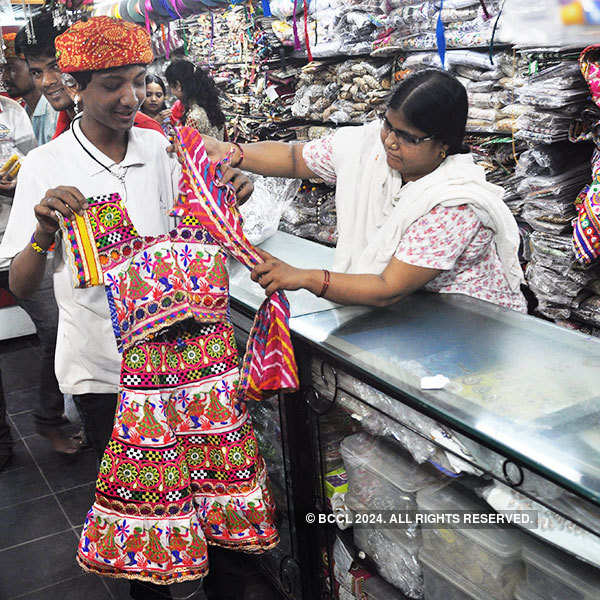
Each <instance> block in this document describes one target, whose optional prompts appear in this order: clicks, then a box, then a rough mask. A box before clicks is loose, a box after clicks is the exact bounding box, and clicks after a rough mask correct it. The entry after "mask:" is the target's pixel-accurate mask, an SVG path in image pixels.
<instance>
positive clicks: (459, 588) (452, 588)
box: [419, 550, 495, 600]
mask: <svg viewBox="0 0 600 600" xmlns="http://www.w3.org/2000/svg"><path fill="white" fill-rule="evenodd" d="M419 558H420V559H421V564H422V566H423V586H424V590H425V598H426V600H495V599H494V598H493V597H490V595H489V593H488V592H485V591H483V590H481V589H480V588H478V587H477V586H476V585H473V584H472V583H471V582H470V581H467V580H466V579H465V578H464V577H461V576H460V575H459V574H458V573H456V572H455V571H453V570H452V569H450V568H448V567H447V566H444V565H442V564H440V563H439V562H437V561H436V560H434V559H433V558H431V557H430V556H429V555H428V554H427V553H426V552H424V551H423V550H421V552H420V553H419Z"/></svg>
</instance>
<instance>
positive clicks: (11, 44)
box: [2, 33, 19, 58]
mask: <svg viewBox="0 0 600 600" xmlns="http://www.w3.org/2000/svg"><path fill="white" fill-rule="evenodd" d="M16 36H17V34H16V33H6V34H4V35H3V36H2V39H3V40H4V58H19V57H18V56H17V53H16V51H15V37H16Z"/></svg>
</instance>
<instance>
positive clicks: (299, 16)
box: [271, 0, 383, 58]
mask: <svg viewBox="0 0 600 600" xmlns="http://www.w3.org/2000/svg"><path fill="white" fill-rule="evenodd" d="M307 3H308V0H307ZM380 4H381V3H380V1H379V0H349V1H346V0H319V1H318V2H310V3H308V21H307V26H306V31H305V27H304V23H303V8H304V6H303V2H302V0H298V2H297V3H295V6H296V15H295V18H294V2H293V0H272V2H271V12H272V13H273V15H274V16H275V17H276V18H277V20H275V21H273V22H272V24H271V26H272V28H273V31H274V33H275V35H276V36H277V37H278V38H279V40H280V41H281V42H282V43H283V44H284V45H286V46H290V47H294V48H295V49H296V50H300V51H302V52H303V53H305V52H307V51H308V48H310V51H311V54H312V55H313V56H314V57H318V58H324V57H330V56H336V55H354V56H356V55H362V54H369V53H370V52H371V50H372V47H373V41H374V40H375V38H376V36H377V31H378V25H380V20H379V19H380V16H381V15H383V11H382V9H381V6H380ZM307 34H308V35H307ZM307 42H308V44H307Z"/></svg>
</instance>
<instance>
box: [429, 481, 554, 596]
mask: <svg viewBox="0 0 600 600" xmlns="http://www.w3.org/2000/svg"><path fill="white" fill-rule="evenodd" d="M417 504H418V506H419V510H432V511H445V512H456V511H468V512H473V513H485V514H490V513H493V511H490V509H489V507H488V506H487V505H486V504H485V503H484V502H482V501H480V500H479V499H478V498H476V497H475V496H474V495H473V494H472V493H469V492H468V491H466V490H464V489H462V488H461V487H459V486H457V485H456V484H454V485H449V486H446V487H444V488H441V489H437V490H433V491H432V490H421V491H420V492H419V493H418V494H417ZM421 535H422V538H423V552H425V553H426V554H427V556H429V557H430V558H431V559H432V560H433V561H435V562H436V563H437V564H440V565H442V566H443V567H444V568H449V569H451V570H452V571H454V572H456V573H460V575H461V577H463V578H464V579H465V580H467V581H469V582H470V583H471V584H473V585H474V586H476V588H477V589H479V590H481V592H482V593H485V594H486V595H487V597H488V598H494V599H496V600H512V599H513V595H514V590H515V587H516V585H517V583H518V582H519V580H520V579H522V577H523V569H524V566H523V562H522V560H521V549H522V545H523V541H524V539H525V536H524V535H523V534H522V533H521V532H519V531H517V530H515V529H511V528H507V527H495V528H493V529H443V528H435V529H429V528H422V531H421ZM561 600H564V599H561Z"/></svg>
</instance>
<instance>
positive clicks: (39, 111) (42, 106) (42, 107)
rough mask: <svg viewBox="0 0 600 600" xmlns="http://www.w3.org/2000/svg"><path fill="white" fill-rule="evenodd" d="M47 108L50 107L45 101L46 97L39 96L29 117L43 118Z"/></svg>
mask: <svg viewBox="0 0 600 600" xmlns="http://www.w3.org/2000/svg"><path fill="white" fill-rule="evenodd" d="M49 107H50V103H49V102H48V100H46V97H45V96H44V94H42V95H41V96H40V99H39V100H38V103H37V104H36V105H35V108H34V109H33V113H31V116H32V117H43V116H44V115H45V114H46V113H47V112H48V108H49Z"/></svg>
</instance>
